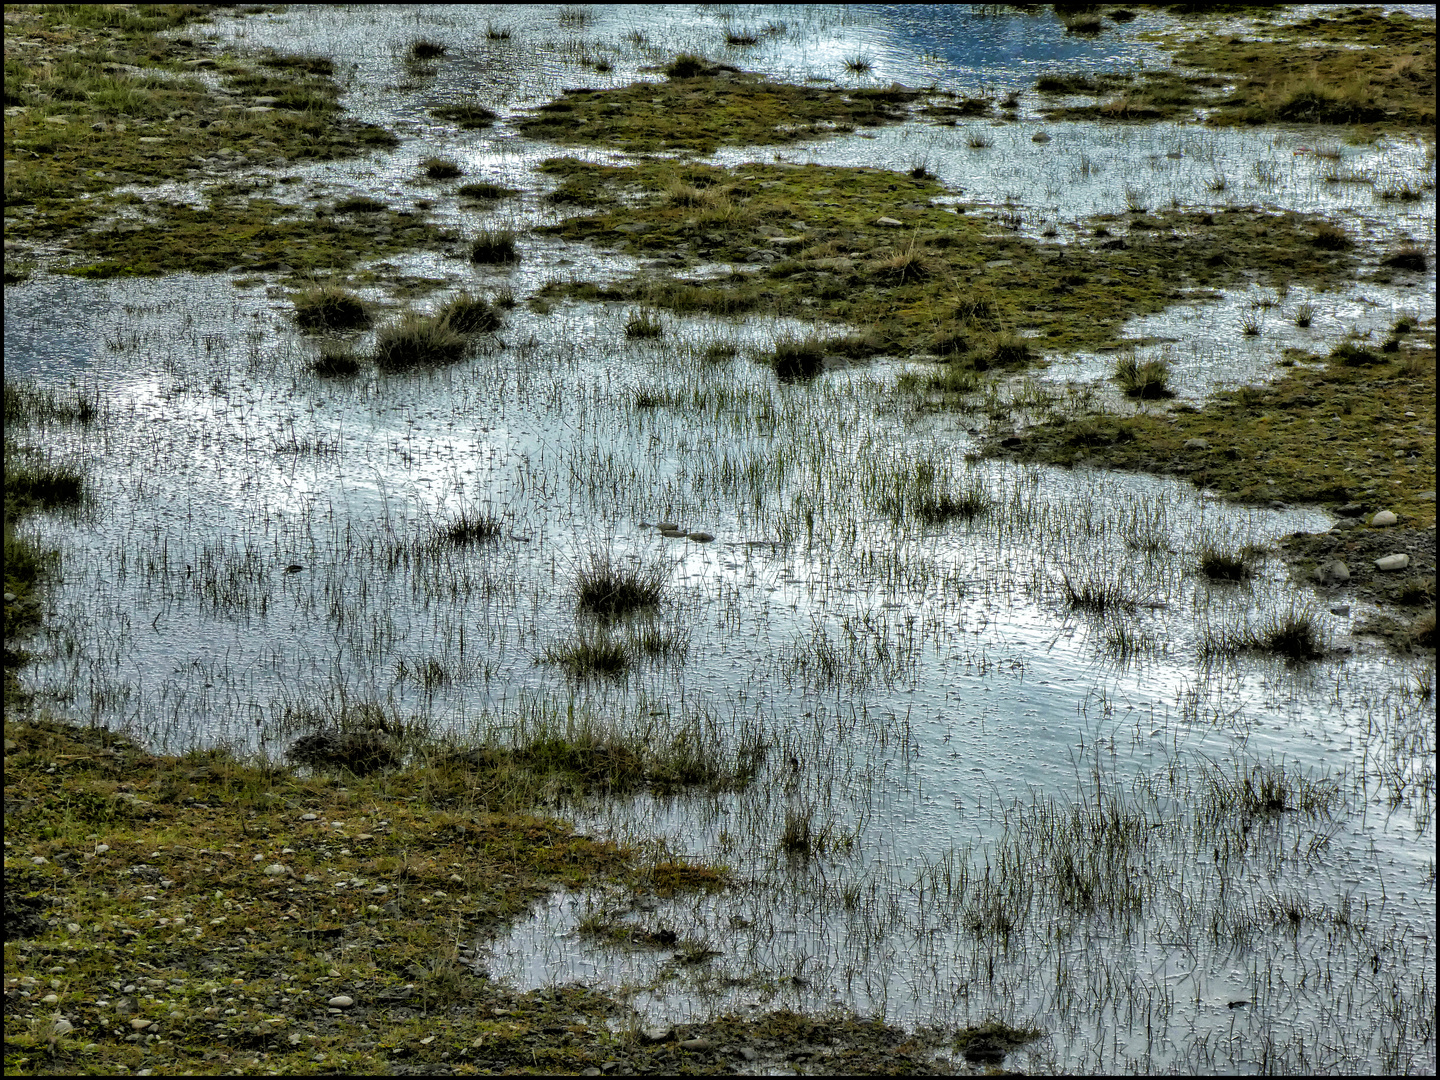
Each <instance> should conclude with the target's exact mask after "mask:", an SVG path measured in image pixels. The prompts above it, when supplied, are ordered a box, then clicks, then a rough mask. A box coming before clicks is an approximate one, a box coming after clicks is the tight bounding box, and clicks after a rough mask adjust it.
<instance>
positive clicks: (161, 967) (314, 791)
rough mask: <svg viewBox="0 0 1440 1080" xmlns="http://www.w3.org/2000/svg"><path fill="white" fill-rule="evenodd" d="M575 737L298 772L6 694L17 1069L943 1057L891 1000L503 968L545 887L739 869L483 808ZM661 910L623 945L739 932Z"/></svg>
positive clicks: (877, 1064) (531, 1067)
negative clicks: (529, 980)
mask: <svg viewBox="0 0 1440 1080" xmlns="http://www.w3.org/2000/svg"><path fill="white" fill-rule="evenodd" d="M552 749H553V748H552ZM591 760H593V758H592V759H591ZM567 761H570V765H569V766H568V768H569V769H570V772H569V775H570V776H571V779H572V781H575V782H579V783H585V782H586V781H585V778H584V777H583V776H580V775H579V774H576V773H574V772H573V765H574V761H573V760H570V759H567V758H566V757H565V755H563V754H559V753H558V752H556V753H552V754H551V755H550V756H549V758H548V759H547V762H546V763H545V764H541V763H540V762H538V761H537V760H536V759H535V758H534V757H533V756H532V757H529V758H525V759H524V760H522V759H521V758H519V757H517V756H515V755H509V754H506V753H504V752H491V751H481V752H476V753H471V754H469V755H456V754H452V755H448V756H442V755H440V754H439V753H436V754H435V755H434V756H431V757H428V758H426V757H424V756H419V757H416V758H412V759H411V760H410V762H409V764H407V765H406V766H404V767H401V768H399V769H389V770H385V771H377V772H372V773H370V774H369V775H366V776H357V775H354V774H353V773H350V772H348V771H340V772H336V773H331V774H326V773H324V772H317V773H315V774H313V775H309V776H302V775H298V774H296V773H295V772H293V771H292V770H290V769H287V768H283V767H277V766H273V765H264V764H259V765H256V764H245V763H242V762H240V761H237V760H236V759H234V758H233V757H231V756H230V755H228V754H227V753H225V752H224V751H220V750H216V751H209V752H199V753H194V754H190V755H188V756H184V757H179V758H176V757H157V756H154V755H151V754H147V753H145V752H144V751H143V750H141V749H140V748H139V747H137V746H136V745H135V744H133V743H131V742H130V741H128V740H127V739H125V738H123V737H120V736H117V735H112V734H111V733H109V732H107V731H102V730H97V729H80V728H72V727H68V726H63V725H58V724H53V723H50V722H47V721H44V720H33V721H28V722H23V723H22V722H12V721H11V720H9V719H7V721H6V724H5V792H6V794H5V835H6V840H5V844H6V848H5V852H6V860H5V863H6V866H5V909H6V910H5V923H6V938H7V940H6V944H5V975H6V983H5V1000H6V1025H5V1065H6V1071H7V1073H10V1074H12V1075H25V1074H34V1073H52V1072H64V1073H72V1072H94V1073H101V1074H114V1073H117V1072H140V1071H142V1070H149V1071H152V1072H155V1073H228V1072H235V1071H244V1072H250V1071H264V1072H297V1073H334V1072H348V1073H357V1074H367V1073H371V1074H374V1073H395V1072H454V1073H459V1074H464V1073H482V1072H510V1071H517V1072H532V1071H541V1072H559V1073H567V1072H568V1073H578V1072H581V1071H582V1070H584V1069H587V1068H593V1069H601V1068H603V1069H605V1070H606V1071H610V1070H615V1069H618V1071H620V1072H625V1073H628V1072H682V1071H683V1072H704V1073H712V1072H729V1071H733V1070H734V1069H736V1068H737V1067H739V1068H745V1067H748V1063H749V1062H751V1061H760V1062H762V1063H764V1062H769V1063H770V1064H771V1066H782V1065H787V1064H788V1065H789V1067H797V1066H801V1067H804V1068H806V1069H811V1068H817V1069H819V1070H820V1071H833V1072H836V1073H845V1072H851V1071H856V1072H891V1071H914V1072H948V1071H950V1067H949V1066H948V1064H946V1063H944V1062H940V1063H937V1062H936V1061H934V1060H933V1058H932V1056H931V1050H932V1048H933V1046H934V1045H936V1042H937V1041H938V1040H937V1039H936V1038H935V1037H932V1038H931V1039H929V1040H926V1039H923V1038H917V1037H914V1036H910V1035H907V1034H905V1033H904V1032H902V1031H900V1030H899V1029H896V1028H893V1027H890V1026H887V1025H885V1024H882V1023H878V1022H871V1021H862V1020H856V1019H850V1018H844V1017H834V1018H830V1019H827V1020H823V1021H822V1020H817V1019H814V1018H807V1017H804V1016H800V1015H797V1014H794V1013H790V1012H785V1011H779V1012H771V1013H766V1014H763V1015H759V1016H747V1017H744V1018H741V1017H736V1016H724V1017H720V1018H718V1019H716V1020H714V1021H711V1022H708V1023H705V1024H691V1025H681V1026H679V1027H670V1026H665V1027H663V1028H660V1029H654V1028H647V1027H645V1026H642V1025H641V1024H640V1022H639V1021H638V1020H637V1019H636V1018H635V1016H634V1014H633V1013H631V1011H630V1010H629V1008H628V1007H627V1006H626V1004H625V1003H624V1001H622V1000H621V999H619V998H618V997H616V996H612V995H607V994H605V993H602V992H599V991H594V990H589V989H586V988H584V987H581V986H576V985H563V986H558V987H556V988H554V989H543V990H536V991H533V992H530V993H518V992H515V991H512V990H508V989H506V988H504V987H501V986H497V985H494V984H492V983H491V982H490V981H489V980H488V979H487V978H486V976H485V973H484V966H483V963H482V959H481V956H480V954H479V950H480V949H482V948H483V945H484V942H485V941H486V940H488V939H489V938H490V937H491V936H493V935H494V934H496V933H498V932H499V931H501V930H502V929H503V927H504V926H505V925H506V923H507V922H508V921H509V920H511V919H514V918H516V917H519V916H522V915H523V914H524V913H525V912H526V911H527V910H528V908H529V906H530V905H531V904H533V903H534V901H535V900H537V899H538V898H540V897H542V896H543V895H545V894H546V893H547V892H549V891H551V890H554V889H561V888H568V889H577V888H586V887H593V886H599V885H604V884H609V885H614V886H619V887H622V888H623V889H625V890H627V891H628V892H629V893H630V894H631V895H633V896H636V897H658V898H665V897H672V896H675V895H677V894H683V893H686V892H697V891H703V890H707V889H714V888H719V887H722V886H723V885H725V884H726V882H727V881H728V880H729V876H728V872H727V871H726V870H725V869H724V868H723V867H710V866H705V865H699V864H693V863H689V862H684V861H677V860H675V859H673V858H672V857H670V856H669V855H667V854H666V853H665V852H664V851H661V850H655V849H651V850H647V851H643V852H642V851H639V850H636V849H633V848H624V847H619V846H616V845H614V844H611V843H605V842H599V841H595V840H592V839H589V838H586V837H583V836H577V835H575V834H574V832H573V831H572V829H571V828H570V827H569V826H568V825H566V824H564V823H563V822H560V821H557V820H555V819H553V818H550V817H546V816H540V815H536V814H534V813H530V812H526V811H523V810H518V809H504V808H500V809H492V808H491V807H503V806H504V805H505V804H506V803H508V802H511V801H514V800H510V799H507V798H506V797H505V793H506V792H513V793H514V794H516V795H517V797H518V799H519V801H522V802H523V801H526V798H527V797H526V796H525V794H524V791H525V788H524V784H523V782H522V781H521V775H522V774H524V773H527V772H528V773H534V771H535V770H540V771H541V772H544V771H546V770H550V771H554V770H555V769H558V770H560V771H561V772H565V771H567V765H566V762H567ZM592 779H593V777H592ZM517 785H518V786H517ZM531 797H533V796H531ZM662 931H663V928H662ZM662 931H657V932H655V933H653V934H652V937H654V938H655V939H656V940H655V941H649V942H640V941H636V942H635V943H634V944H633V945H631V946H630V947H635V948H645V949H650V950H654V949H657V948H658V949H661V950H668V951H673V952H674V953H675V954H676V955H677V957H680V958H681V959H680V960H678V961H677V963H686V962H689V963H694V962H703V960H704V958H705V956H707V955H716V954H717V952H716V950H717V949H723V948H724V943H723V942H691V941H687V940H686V939H684V938H683V937H681V936H679V935H676V934H675V933H674V932H673V931H671V932H670V933H669V934H668V936H666V935H665V934H664V933H663V932H662ZM691 954H694V955H695V956H696V957H698V959H694V960H689V961H685V960H684V959H683V958H684V957H685V956H688V955H691ZM61 1018H63V1022H62V1020H61ZM1002 1034H1003V1031H1002ZM1014 1034H1015V1035H1017V1036H1018V1037H1017V1038H1016V1039H1015V1040H1014V1043H1013V1044H1016V1045H1018V1043H1019V1042H1023V1041H1024V1039H1025V1038H1026V1035H1025V1033H1014ZM961 1037H962V1038H973V1037H976V1036H975V1035H973V1034H972V1035H966V1034H965V1033H961ZM821 1040H823V1042H824V1045H826V1047H827V1050H826V1053H825V1056H824V1059H823V1061H820V1060H818V1059H814V1058H812V1056H811V1053H810V1047H811V1046H812V1045H813V1044H814V1043H816V1042H818V1041H821ZM992 1041H993V1038H992ZM955 1045H956V1046H958V1044H955ZM1006 1045H1007V1046H1008V1045H1012V1044H1011V1043H1006ZM742 1050H743V1051H744V1053H742Z"/></svg>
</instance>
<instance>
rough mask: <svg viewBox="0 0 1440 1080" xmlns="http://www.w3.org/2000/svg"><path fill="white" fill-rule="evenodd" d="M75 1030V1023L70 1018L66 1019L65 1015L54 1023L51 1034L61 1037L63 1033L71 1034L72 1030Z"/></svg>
mask: <svg viewBox="0 0 1440 1080" xmlns="http://www.w3.org/2000/svg"><path fill="white" fill-rule="evenodd" d="M74 1030H75V1025H74V1024H72V1023H71V1022H70V1021H69V1020H66V1019H65V1017H63V1016H61V1017H59V1018H57V1019H56V1021H55V1023H54V1024H53V1025H51V1028H50V1034H51V1035H54V1036H57V1037H59V1036H61V1035H69V1034H70V1032H72V1031H74Z"/></svg>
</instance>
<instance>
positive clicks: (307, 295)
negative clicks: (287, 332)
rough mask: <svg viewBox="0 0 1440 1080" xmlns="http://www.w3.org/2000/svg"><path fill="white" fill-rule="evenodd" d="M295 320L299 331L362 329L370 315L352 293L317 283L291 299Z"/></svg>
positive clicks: (368, 320)
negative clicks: (293, 305) (293, 301)
mask: <svg viewBox="0 0 1440 1080" xmlns="http://www.w3.org/2000/svg"><path fill="white" fill-rule="evenodd" d="M295 322H296V323H297V324H298V325H299V326H300V328H301V329H302V330H363V329H365V328H366V327H368V326H369V325H370V315H369V313H368V312H366V310H365V305H364V304H362V303H361V302H360V298H359V297H358V296H356V295H355V294H354V293H352V292H347V291H346V290H344V289H341V288H339V287H338V286H335V285H317V286H315V287H314V288H310V289H306V290H305V291H304V292H302V293H301V294H300V295H299V296H297V297H296V298H295Z"/></svg>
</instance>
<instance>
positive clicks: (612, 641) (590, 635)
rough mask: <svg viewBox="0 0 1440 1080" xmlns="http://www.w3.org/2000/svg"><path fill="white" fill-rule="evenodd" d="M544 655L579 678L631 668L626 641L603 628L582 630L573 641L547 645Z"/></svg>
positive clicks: (610, 675)
mask: <svg viewBox="0 0 1440 1080" xmlns="http://www.w3.org/2000/svg"><path fill="white" fill-rule="evenodd" d="M543 659H544V660H545V662H546V663H550V664H558V665H559V666H560V667H563V668H564V669H565V670H566V671H567V672H568V673H569V674H570V675H572V676H574V677H575V678H578V679H584V678H593V677H595V676H603V677H607V678H618V677H619V676H621V675H623V674H625V672H626V671H627V670H629V668H630V651H629V649H628V648H626V645H625V642H624V641H622V640H620V639H619V638H617V637H616V636H614V635H613V634H611V633H610V632H609V631H607V630H604V629H599V630H581V631H580V634H579V636H578V637H577V638H575V640H573V641H569V642H565V643H564V644H559V645H547V646H545V652H544V654H543Z"/></svg>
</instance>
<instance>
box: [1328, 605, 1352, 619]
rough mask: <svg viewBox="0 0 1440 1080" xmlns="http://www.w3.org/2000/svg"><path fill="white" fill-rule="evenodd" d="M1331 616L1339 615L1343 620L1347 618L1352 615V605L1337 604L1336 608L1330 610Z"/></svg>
mask: <svg viewBox="0 0 1440 1080" xmlns="http://www.w3.org/2000/svg"><path fill="white" fill-rule="evenodd" d="M1330 614H1331V615H1339V616H1341V617H1342V618H1343V617H1345V616H1347V615H1349V614H1350V605H1349V604H1336V605H1335V606H1334V607H1332V608H1331V609H1330Z"/></svg>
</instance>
